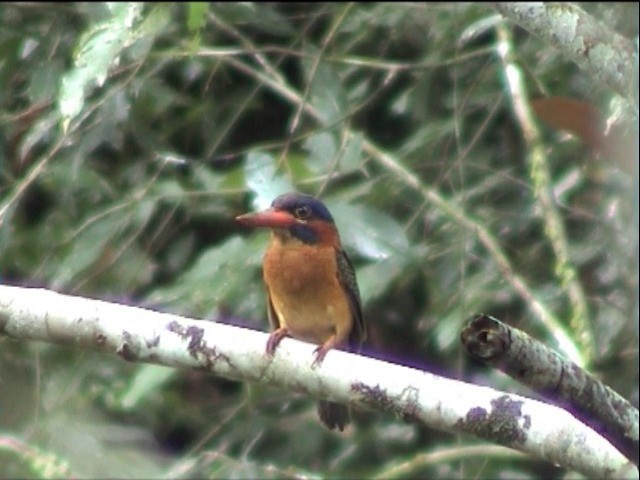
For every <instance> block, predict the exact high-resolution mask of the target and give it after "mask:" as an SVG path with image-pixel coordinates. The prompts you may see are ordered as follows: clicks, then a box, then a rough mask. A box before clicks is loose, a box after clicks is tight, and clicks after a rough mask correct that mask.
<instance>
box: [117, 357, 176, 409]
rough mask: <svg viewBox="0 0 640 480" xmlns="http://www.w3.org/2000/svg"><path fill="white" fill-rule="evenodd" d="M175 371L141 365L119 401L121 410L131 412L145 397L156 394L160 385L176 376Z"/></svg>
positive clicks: (157, 366)
mask: <svg viewBox="0 0 640 480" xmlns="http://www.w3.org/2000/svg"><path fill="white" fill-rule="evenodd" d="M176 374H177V370H175V369H174V368H169V367H163V366H160V365H141V366H140V368H138V371H137V372H136V374H135V375H134V377H133V379H132V380H131V384H130V385H129V388H127V389H126V390H125V391H124V394H123V396H122V398H121V399H120V407H121V408H122V409H123V410H132V409H134V408H136V406H138V405H139V404H140V402H142V401H144V399H145V398H146V397H148V396H149V395H152V394H154V393H156V392H157V391H158V390H159V389H160V387H162V385H164V384H165V383H167V382H168V381H169V380H171V378H172V377H174V376H176Z"/></svg>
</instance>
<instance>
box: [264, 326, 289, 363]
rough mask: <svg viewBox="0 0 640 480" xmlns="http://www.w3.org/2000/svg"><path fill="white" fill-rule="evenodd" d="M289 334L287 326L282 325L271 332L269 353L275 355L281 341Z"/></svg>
mask: <svg viewBox="0 0 640 480" xmlns="http://www.w3.org/2000/svg"><path fill="white" fill-rule="evenodd" d="M288 335H289V330H287V328H286V327H280V328H277V329H275V330H274V331H273V332H271V335H269V340H267V355H269V356H273V354H274V353H275V351H276V347H277V346H278V344H279V343H280V341H281V340H282V339H283V338H284V337H286V336H288Z"/></svg>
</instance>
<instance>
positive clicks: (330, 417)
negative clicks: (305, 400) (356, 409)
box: [318, 400, 351, 431]
mask: <svg viewBox="0 0 640 480" xmlns="http://www.w3.org/2000/svg"><path fill="white" fill-rule="evenodd" d="M318 416H319V417H320V420H321V421H322V423H324V424H325V425H326V426H327V428H329V430H333V429H334V428H337V429H338V430H340V431H343V430H344V427H345V426H346V425H347V424H348V423H349V422H350V421H351V419H350V418H349V408H348V407H347V406H346V405H343V404H342V403H335V402H327V401H325V400H321V401H320V403H318Z"/></svg>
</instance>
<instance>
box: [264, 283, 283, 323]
mask: <svg viewBox="0 0 640 480" xmlns="http://www.w3.org/2000/svg"><path fill="white" fill-rule="evenodd" d="M267 314H268V316H269V324H270V325H271V329H272V330H276V329H278V328H280V320H279V319H278V314H277V313H276V310H275V308H273V302H272V301H271V293H270V292H269V289H268V288H267Z"/></svg>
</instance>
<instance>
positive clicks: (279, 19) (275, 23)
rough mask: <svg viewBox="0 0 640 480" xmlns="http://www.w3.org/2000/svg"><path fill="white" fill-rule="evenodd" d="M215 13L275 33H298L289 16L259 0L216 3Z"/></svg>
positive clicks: (228, 20) (283, 34) (233, 22)
mask: <svg viewBox="0 0 640 480" xmlns="http://www.w3.org/2000/svg"><path fill="white" fill-rule="evenodd" d="M215 14H217V15H219V16H221V17H222V18H224V19H225V20H226V21H227V22H229V23H231V24H249V25H251V26H252V27H253V28H256V29H258V30H261V31H263V32H266V33H270V34H273V35H278V36H290V35H294V34H295V33H296V30H295V29H294V28H292V26H291V24H290V22H289V19H288V18H287V17H284V16H282V15H281V14H280V13H279V12H278V11H277V10H276V9H273V8H269V7H268V6H266V5H262V4H261V3H259V2H221V3H216V4H215Z"/></svg>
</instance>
